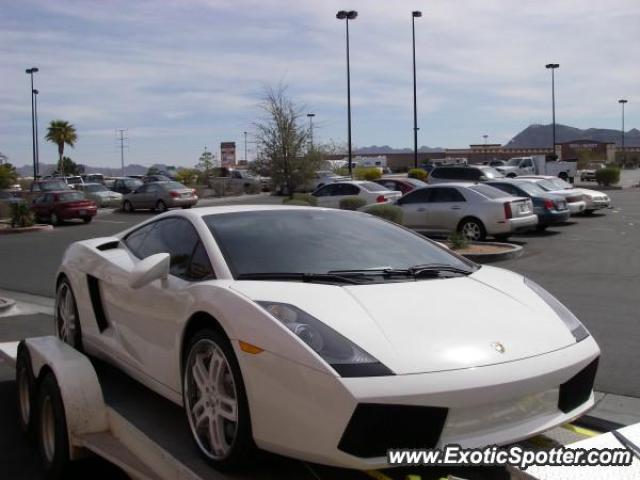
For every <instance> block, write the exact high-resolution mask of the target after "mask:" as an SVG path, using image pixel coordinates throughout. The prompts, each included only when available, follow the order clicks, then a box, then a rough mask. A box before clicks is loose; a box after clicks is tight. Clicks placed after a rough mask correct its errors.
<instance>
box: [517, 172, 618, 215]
mask: <svg viewBox="0 0 640 480" xmlns="http://www.w3.org/2000/svg"><path fill="white" fill-rule="evenodd" d="M521 178H524V179H528V180H534V181H537V182H538V184H539V185H540V186H541V187H542V188H544V189H545V190H547V191H549V192H553V193H558V194H560V195H564V196H565V197H566V198H567V202H568V203H569V209H570V210H571V213H581V212H584V213H586V214H587V215H589V214H592V213H593V212H595V211H596V210H600V209H603V208H608V207H609V204H610V203H611V200H610V199H609V196H608V195H606V194H604V193H602V192H598V191H596V190H589V189H586V188H576V187H574V186H573V185H571V184H570V183H568V182H565V181H564V180H562V179H561V178H558V177H552V176H548V175H538V176H533V175H532V176H527V177H521ZM579 197H581V200H582V201H583V202H584V207H582V208H577V209H576V207H574V208H573V209H572V207H571V203H572V202H574V203H575V202H579V200H578V198H579Z"/></svg>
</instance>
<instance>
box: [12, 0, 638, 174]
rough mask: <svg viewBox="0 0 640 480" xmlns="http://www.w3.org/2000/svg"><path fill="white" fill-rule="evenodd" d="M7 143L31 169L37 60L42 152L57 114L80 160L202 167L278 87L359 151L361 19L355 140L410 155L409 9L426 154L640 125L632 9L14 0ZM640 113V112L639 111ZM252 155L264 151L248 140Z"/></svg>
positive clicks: (629, 5)
mask: <svg viewBox="0 0 640 480" xmlns="http://www.w3.org/2000/svg"><path fill="white" fill-rule="evenodd" d="M1 9H2V15H0V79H1V81H0V151H1V152H3V153H5V154H6V155H8V156H9V158H10V161H11V162H13V163H14V164H16V165H24V164H28V163H30V162H31V126H30V122H31V112H30V100H29V86H28V76H27V75H26V74H25V73H24V70H25V68H28V67H31V66H37V67H38V68H39V69H40V72H39V73H37V74H36V88H38V89H39V90H40V95H39V117H40V122H39V123H40V133H41V135H40V136H41V140H40V152H41V153H40V160H41V162H48V163H51V162H53V160H55V158H56V148H55V147H54V146H53V145H50V144H45V143H44V141H43V140H42V137H43V136H44V135H43V132H44V130H45V127H46V125H47V124H48V122H49V121H50V120H52V119H54V118H62V119H65V120H68V121H70V122H71V123H73V124H74V125H75V126H76V128H77V131H78V137H79V141H78V144H77V147H76V148H75V149H73V150H69V152H68V154H69V155H70V156H71V157H72V158H73V159H74V160H75V161H76V162H78V163H84V164H88V165H100V166H118V165H119V162H120V156H119V150H118V148H117V142H116V132H115V130H116V129H117V128H128V137H129V149H128V150H127V151H126V152H125V156H126V161H127V163H141V164H147V165H149V164H152V163H167V164H175V165H184V166H189V165H193V164H195V163H196V162H197V158H198V156H199V154H200V153H201V152H202V150H203V147H204V146H205V145H206V146H208V148H209V149H210V150H212V151H214V152H215V153H216V154H217V155H219V144H220V142H221V141H236V142H237V144H238V146H239V150H240V154H239V157H242V155H243V153H242V146H243V133H242V132H243V131H248V132H249V139H250V141H251V132H252V130H253V128H252V124H253V122H254V121H256V120H257V119H258V117H259V115H260V111H259V109H258V104H259V102H260V98H261V94H262V91H263V89H264V87H265V86H266V85H276V84H278V83H280V82H282V83H284V84H287V85H288V86H289V89H288V93H289V95H290V96H291V97H292V99H293V100H294V101H295V102H296V103H298V104H300V105H304V106H305V111H309V112H313V113H315V114H316V117H315V125H316V129H315V137H316V138H317V139H318V140H320V141H330V140H333V141H335V142H344V141H346V73H345V51H344V50H345V49H344V47H345V38H344V23H343V22H339V21H338V20H336V19H335V13H336V11H337V10H339V9H355V10H358V13H359V16H358V18H357V19H356V20H355V21H353V22H352V23H351V24H350V32H351V66H352V106H353V142H354V145H356V146H368V145H372V144H376V145H383V144H387V145H392V146H394V147H410V146H411V145H412V127H413V124H412V122H413V116H412V115H413V113H412V108H413V107H412V77H411V16H410V15H411V13H410V12H411V11H412V10H414V9H420V10H422V12H423V17H422V18H419V19H417V20H416V41H417V65H418V109H419V114H418V123H419V126H420V137H419V144H420V145H428V146H442V147H461V146H466V145H468V144H470V143H480V142H482V135H483V134H487V135H489V141H490V142H492V143H494V142H495V143H504V142H506V141H508V140H509V139H510V138H511V137H512V136H513V135H515V134H516V133H517V132H518V131H520V130H521V129H522V128H524V127H526V126H527V125H529V124H531V123H550V116H551V115H550V74H549V72H548V71H546V70H545V68H544V65H545V64H546V63H549V62H557V63H560V65H561V67H560V69H559V70H558V71H557V76H556V87H557V121H558V122H559V123H563V124H567V125H572V126H576V127H580V128H587V127H602V128H619V125H620V109H619V105H618V104H617V99H618V98H620V97H625V98H627V99H628V100H629V103H628V104H627V116H626V119H627V126H628V128H631V127H640V83H639V79H640V63H638V62H637V61H636V60H637V58H636V57H637V52H638V51H640V29H638V25H639V24H640V2H638V1H637V0H610V1H608V2H596V1H594V0H587V1H585V0H482V1H479V0H456V1H452V0H433V1H429V2H424V1H417V0H413V1H404V0H395V1H393V2H392V1H389V0H351V1H349V2H346V1H344V0H322V1H319V0H315V1H311V0H307V1H300V0H298V1H293V0H289V1H285V0H235V1H234V0H162V1H150V0H136V1H133V0H128V1H119V0H110V1H89V0H84V1H68V0H56V1H45V0H42V1H31V0H20V1H9V0H3V1H2V7H1ZM636 105H637V106H636ZM249 150H250V153H249V158H251V157H252V151H253V150H254V146H253V145H251V144H250V145H249Z"/></svg>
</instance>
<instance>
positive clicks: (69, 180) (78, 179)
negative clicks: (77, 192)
mask: <svg viewBox="0 0 640 480" xmlns="http://www.w3.org/2000/svg"><path fill="white" fill-rule="evenodd" d="M67 183H72V184H74V185H76V184H78V183H82V178H81V177H69V178H67Z"/></svg>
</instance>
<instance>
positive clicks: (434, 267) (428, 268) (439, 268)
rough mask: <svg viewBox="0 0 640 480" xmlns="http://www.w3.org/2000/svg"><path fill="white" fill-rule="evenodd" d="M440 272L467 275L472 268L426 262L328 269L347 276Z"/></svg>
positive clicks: (413, 275)
mask: <svg viewBox="0 0 640 480" xmlns="http://www.w3.org/2000/svg"><path fill="white" fill-rule="evenodd" d="M442 272H447V273H455V274H459V275H469V274H471V273H473V270H467V269H464V268H459V267H454V266H453V265H447V264H441V263H427V264H422V265H414V266H413V267H409V268H391V267H381V268H366V269H361V270H359V269H351V270H330V271H329V272H327V273H328V274H335V275H341V276H348V277H363V276H366V275H382V276H385V277H392V276H405V277H415V278H418V277H427V276H434V277H437V276H439V275H440V274H441V273H442Z"/></svg>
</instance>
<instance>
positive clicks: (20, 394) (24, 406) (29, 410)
mask: <svg viewBox="0 0 640 480" xmlns="http://www.w3.org/2000/svg"><path fill="white" fill-rule="evenodd" d="M35 384H36V382H35V378H34V377H33V367H32V366H31V357H30V356H29V352H28V350H27V349H26V348H24V347H23V348H20V349H19V350H18V358H17V359H16V390H17V391H16V394H17V400H18V422H19V423H20V428H21V429H22V431H23V432H24V433H26V434H27V435H28V436H29V437H33V430H34V425H35V422H34V420H33V411H34V396H35V393H36V392H35Z"/></svg>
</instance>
